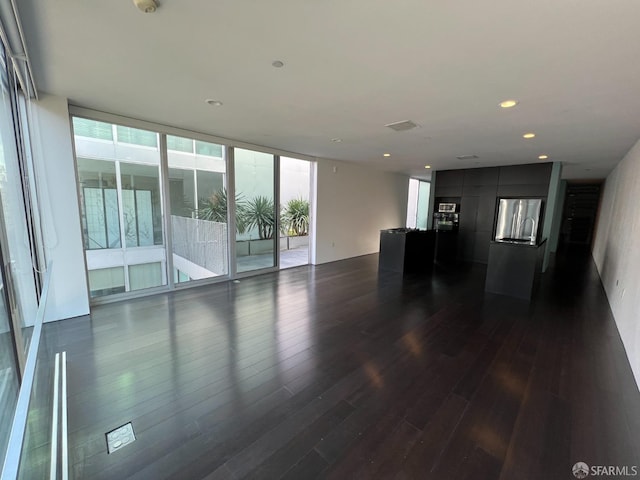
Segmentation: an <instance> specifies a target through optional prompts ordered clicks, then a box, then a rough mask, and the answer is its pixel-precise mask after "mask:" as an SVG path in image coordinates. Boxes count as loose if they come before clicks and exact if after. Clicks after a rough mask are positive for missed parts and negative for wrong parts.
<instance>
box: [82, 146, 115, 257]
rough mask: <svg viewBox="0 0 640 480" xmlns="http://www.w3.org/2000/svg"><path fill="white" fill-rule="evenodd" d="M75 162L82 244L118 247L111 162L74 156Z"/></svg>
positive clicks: (91, 246) (97, 246) (90, 247)
mask: <svg viewBox="0 0 640 480" xmlns="http://www.w3.org/2000/svg"><path fill="white" fill-rule="evenodd" d="M77 164H78V182H79V184H80V199H81V202H80V208H81V216H82V230H83V234H84V243H85V245H86V248H87V249H99V248H120V220H119V216H118V194H117V185H116V167H115V163H114V162H106V161H102V160H91V159H86V158H78V161H77Z"/></svg>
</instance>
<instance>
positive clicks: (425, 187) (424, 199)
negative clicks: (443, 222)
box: [416, 182, 431, 230]
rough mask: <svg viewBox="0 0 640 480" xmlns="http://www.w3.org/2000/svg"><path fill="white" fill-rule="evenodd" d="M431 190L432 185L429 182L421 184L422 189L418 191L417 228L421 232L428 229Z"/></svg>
mask: <svg viewBox="0 0 640 480" xmlns="http://www.w3.org/2000/svg"><path fill="white" fill-rule="evenodd" d="M430 190H431V184H430V183H429V182H420V187H419V189H418V212H417V214H416V227H417V228H419V229H420V230H426V229H427V217H428V216H429V211H428V210H429V192H430Z"/></svg>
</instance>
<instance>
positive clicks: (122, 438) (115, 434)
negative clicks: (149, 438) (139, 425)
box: [106, 422, 136, 453]
mask: <svg viewBox="0 0 640 480" xmlns="http://www.w3.org/2000/svg"><path fill="white" fill-rule="evenodd" d="M106 435H107V450H108V452H109V453H113V452H115V451H116V450H120V449H121V448H122V447H125V446H127V445H129V444H130V443H133V442H134V441H135V440H136V434H135V433H134V432H133V425H131V422H129V423H127V424H125V425H122V426H121V427H118V428H116V429H115V430H111V431H110V432H108V433H107V434H106Z"/></svg>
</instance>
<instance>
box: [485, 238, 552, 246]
mask: <svg viewBox="0 0 640 480" xmlns="http://www.w3.org/2000/svg"><path fill="white" fill-rule="evenodd" d="M546 241H547V239H546V238H543V239H542V240H540V241H539V242H538V243H535V242H526V241H522V240H491V243H497V244H502V245H511V246H514V247H528V248H538V247H540V246H542V245H543V244H544V243H545V242H546Z"/></svg>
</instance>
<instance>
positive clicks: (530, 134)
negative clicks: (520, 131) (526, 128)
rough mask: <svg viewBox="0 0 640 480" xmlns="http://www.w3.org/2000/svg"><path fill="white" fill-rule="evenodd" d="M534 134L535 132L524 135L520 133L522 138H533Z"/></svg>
mask: <svg viewBox="0 0 640 480" xmlns="http://www.w3.org/2000/svg"><path fill="white" fill-rule="evenodd" d="M535 136H536V134H535V133H525V134H524V135H522V138H533V137H535Z"/></svg>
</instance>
